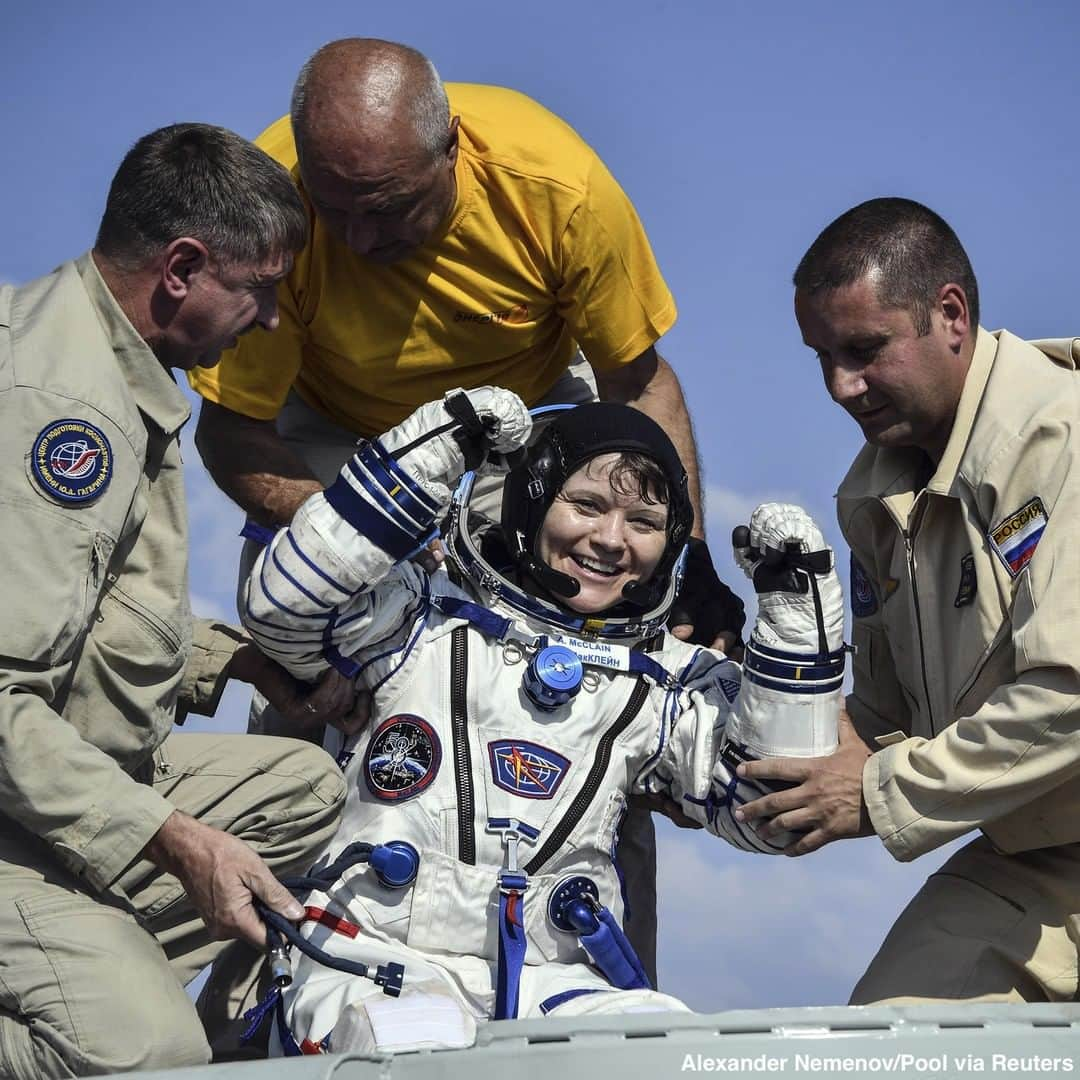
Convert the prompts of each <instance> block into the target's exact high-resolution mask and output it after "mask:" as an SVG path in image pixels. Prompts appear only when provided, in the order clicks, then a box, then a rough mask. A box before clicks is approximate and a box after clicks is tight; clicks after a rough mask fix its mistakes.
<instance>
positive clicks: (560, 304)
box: [188, 83, 675, 436]
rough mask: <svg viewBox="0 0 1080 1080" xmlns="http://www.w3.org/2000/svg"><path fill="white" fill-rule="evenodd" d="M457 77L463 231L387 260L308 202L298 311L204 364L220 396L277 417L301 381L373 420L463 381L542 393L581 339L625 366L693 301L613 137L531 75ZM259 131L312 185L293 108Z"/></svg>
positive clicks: (295, 300) (365, 424) (331, 406)
mask: <svg viewBox="0 0 1080 1080" xmlns="http://www.w3.org/2000/svg"><path fill="white" fill-rule="evenodd" d="M446 89H447V93H448V96H449V99H450V111H451V115H455V116H460V117H461V128H460V140H461V143H460V151H459V153H458V160H457V165H456V172H455V176H456V180H457V192H458V194H457V203H456V205H455V207H454V209H453V211H452V215H451V219H450V223H449V225H448V227H447V228H446V230H445V231H444V232H442V233H441V234H439V235H437V236H436V237H435V238H433V239H432V240H431V241H429V242H428V243H427V244H426V245H424V247H423V248H421V249H420V250H419V251H417V252H416V253H415V254H412V255H410V256H409V257H407V258H406V259H403V260H402V261H400V262H398V263H395V264H393V265H391V266H378V265H375V264H374V263H370V262H368V261H366V260H365V259H363V258H362V257H361V256H358V255H355V254H354V253H352V252H351V251H350V250H349V249H348V248H347V247H346V246H345V245H344V244H341V243H339V242H338V241H337V240H334V239H333V238H332V237H330V236H329V235H328V234H327V233H326V231H325V230H324V229H323V228H322V226H321V225H320V224H319V222H318V221H317V220H316V219H314V215H313V214H312V212H311V207H310V204H308V211H309V215H310V217H311V220H312V223H313V231H312V236H311V239H310V241H309V243H308V246H307V247H306V248H305V249H304V251H303V252H302V253H301V254H300V255H299V256H298V258H297V260H296V264H295V266H294V267H293V270H292V272H291V273H290V275H289V276H288V278H287V279H286V280H285V281H284V282H282V284H281V286H280V287H279V290H278V300H279V306H280V313H281V314H280V319H281V321H280V326H279V327H278V329H277V330H276V331H274V332H273V333H267V332H265V331H263V330H255V331H253V332H252V333H250V334H248V335H246V336H245V337H244V338H242V339H241V342H240V345H239V346H238V347H237V348H236V349H233V350H231V351H229V352H227V353H226V354H225V355H224V357H223V359H222V361H221V363H220V364H219V365H218V366H217V367H215V368H209V369H202V368H199V369H196V370H195V371H193V372H191V373H190V374H189V376H188V377H189V379H190V380H191V385H192V386H193V387H194V388H195V390H197V391H198V392H199V393H200V394H201V395H202V396H203V397H205V398H207V399H209V400H210V401H215V402H218V403H219V404H221V405H224V406H225V407H226V408H229V409H232V410H233V411H235V412H239V413H243V414H245V415H247V416H251V417H254V418H256V419H260V420H269V419H271V418H272V417H274V416H276V415H277V413H278V411H279V410H280V408H281V406H282V404H283V402H284V401H285V398H286V396H287V394H288V391H289V388H290V387H291V386H295V387H296V390H297V392H298V393H299V394H300V396H301V397H302V398H303V399H304V400H305V401H306V402H307V403H308V404H309V405H311V406H312V407H314V408H315V409H317V410H319V411H320V412H322V413H324V414H325V415H326V416H327V417H329V418H330V419H331V420H333V421H335V422H336V423H338V424H340V425H342V426H344V427H346V428H349V429H351V430H353V431H356V432H357V433H358V434H360V435H365V436H370V435H376V434H379V433H380V432H383V431H385V430H387V429H388V428H390V427H392V426H393V425H394V424H396V423H399V422H400V421H401V420H402V419H404V417H405V416H407V415H408V414H409V413H410V412H411V411H412V410H413V409H414V408H415V407H416V406H418V405H421V404H423V403H424V402H425V401H431V400H433V399H435V398H438V397H441V396H442V395H443V393H444V392H445V391H447V390H450V389H452V388H453V387H455V386H466V387H468V386H482V385H487V384H497V385H500V386H505V387H508V388H510V389H512V390H515V391H516V392H517V393H518V394H520V395H521V397H522V398H524V400H525V401H527V402H532V401H536V400H537V399H538V398H540V397H542V396H543V395H544V394H545V393H546V392H547V391H548V390H549V389H550V388H551V387H552V386H553V385H554V383H555V382H556V380H557V379H558V378H559V376H560V375H561V374H562V373H563V372H564V371H565V370H566V367H567V364H568V363H569V362H570V360H571V358H572V356H573V354H574V349H575V342H576V343H577V344H578V345H580V347H581V349H582V351H583V352H584V353H585V355H586V357H587V358H588V360H589V361H590V363H592V364H593V365H594V366H595V367H596V368H597V369H598V370H611V369H613V368H616V367H618V366H619V365H620V364H625V363H627V362H629V361H630V360H633V359H634V357H636V356H638V355H639V354H640V353H642V352H643V351H644V350H645V349H646V348H648V347H649V346H650V345H652V344H653V343H654V342H655V341H656V340H657V339H658V338H659V337H660V336H661V335H662V334H664V333H665V332H666V331H667V330H668V329H669V328H670V327H671V325H672V324H673V323H674V321H675V304H674V301H673V300H672V297H671V294H670V292H669V291H668V289H667V286H666V285H665V284H664V280H663V278H662V277H661V276H660V271H659V269H658V268H657V266H656V262H655V260H654V259H653V254H652V250H651V249H650V247H649V241H648V239H647V238H646V236H645V232H644V229H643V228H642V226H641V222H640V221H639V220H638V217H637V214H636V213H635V211H634V208H633V206H632V205H631V203H630V200H629V199H628V198H627V197H626V195H625V193H624V192H623V191H622V189H621V188H620V187H619V185H618V184H617V183H616V182H615V179H614V178H613V177H612V175H611V174H610V173H609V172H608V170H607V169H606V168H605V166H604V163H603V162H602V161H601V160H600V159H599V158H598V157H597V155H596V154H595V152H594V151H593V150H592V149H591V148H590V147H589V146H587V145H586V143H585V142H584V141H583V140H582V139H581V138H580V137H579V136H578V135H577V134H576V133H575V132H574V131H573V130H572V129H571V128H570V127H569V126H568V125H567V124H565V123H564V122H563V121H562V120H560V119H559V118H558V117H557V116H555V115H553V114H552V113H550V112H548V111H547V110H546V109H544V108H543V107H542V106H540V105H538V104H537V103H536V102H535V101H532V100H531V99H530V98H527V97H525V96H524V95H523V94H519V93H517V92H516V91H513V90H505V89H502V88H501V87H495V86H477V85H471V84H465V83H451V84H449V85H448V86H447V88H446ZM256 141H257V143H258V145H259V146H261V147H262V148H263V149H264V150H266V151H267V153H269V154H270V155H271V156H272V157H274V158H276V159H277V160H278V161H280V162H281V163H282V164H283V165H285V167H286V168H288V169H291V170H292V174H293V177H294V179H295V180H296V182H297V184H298V185H299V184H300V178H299V169H298V167H297V161H296V148H295V145H294V143H293V139H292V131H291V127H290V125H289V119H288V117H284V118H283V119H281V120H279V121H278V122H277V123H275V124H273V125H271V126H270V127H269V128H268V129H267V130H266V131H265V132H263V134H262V135H261V136H260V137H259V138H258V139H257V140H256ZM301 192H303V189H302V187H301ZM306 201H307V200H306V196H305V202H306Z"/></svg>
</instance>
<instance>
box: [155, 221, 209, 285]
mask: <svg viewBox="0 0 1080 1080" xmlns="http://www.w3.org/2000/svg"><path fill="white" fill-rule="evenodd" d="M209 262H210V256H209V253H208V252H207V250H206V246H205V245H204V244H202V243H200V242H199V241H198V240H194V239H192V237H190V236H181V237H179V238H177V239H176V240H173V241H172V242H171V243H170V244H169V246H168V247H167V248H166V249H165V255H164V258H163V259H162V264H161V284H162V287H163V288H164V289H165V292H166V295H168V296H169V298H170V299H172V300H183V299H184V298H185V297H186V296H187V294H188V292H189V290H190V289H191V285H192V281H193V279H194V277H195V276H196V275H197V274H201V273H202V272H203V271H204V270H206V269H207V266H208V265H209Z"/></svg>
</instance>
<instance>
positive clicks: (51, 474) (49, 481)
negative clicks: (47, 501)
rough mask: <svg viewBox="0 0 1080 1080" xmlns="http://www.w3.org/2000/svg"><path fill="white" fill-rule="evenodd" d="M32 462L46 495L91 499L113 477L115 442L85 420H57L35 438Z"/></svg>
mask: <svg viewBox="0 0 1080 1080" xmlns="http://www.w3.org/2000/svg"><path fill="white" fill-rule="evenodd" d="M30 466H31V470H32V473H33V476H34V479H35V480H36V481H37V484H38V487H40V488H41V490H42V491H44V492H45V494H46V495H49V496H51V497H52V498H54V499H56V500H57V501H58V502H62V503H68V504H74V505H77V504H80V503H90V502H93V501H94V500H95V499H97V498H100V497H101V495H102V494H104V492H105V489H106V488H107V487H108V486H109V481H110V480H112V474H113V452H112V446H111V445H110V444H109V440H108V439H107V438H106V437H105V433H104V432H103V431H101V430H100V428H96V427H94V425H93V424H88V423H87V422H86V421H85V420H74V419H68V420H54V421H53V422H52V423H51V424H49V425H48V426H47V427H44V428H42V429H41V431H40V432H39V433H38V436H37V438H36V439H35V440H34V447H33V449H32V450H31V452H30Z"/></svg>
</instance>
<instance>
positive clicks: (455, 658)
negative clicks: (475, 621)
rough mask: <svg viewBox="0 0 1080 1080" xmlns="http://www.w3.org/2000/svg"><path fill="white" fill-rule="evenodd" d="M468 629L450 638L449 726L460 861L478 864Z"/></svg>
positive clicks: (464, 628)
mask: <svg viewBox="0 0 1080 1080" xmlns="http://www.w3.org/2000/svg"><path fill="white" fill-rule="evenodd" d="M468 634H469V628H468V627H467V626H459V627H457V628H456V629H455V630H454V631H453V633H452V634H451V636H450V653H451V658H450V725H451V730H452V732H453V742H454V780H455V782H456V784H457V806H458V859H459V860H460V861H461V862H463V863H468V864H469V865H470V866H472V865H475V863H476V825H475V822H474V818H475V813H474V809H473V780H472V758H471V756H470V754H469V708H468V698H467V692H468V670H469V643H468Z"/></svg>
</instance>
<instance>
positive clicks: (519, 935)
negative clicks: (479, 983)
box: [494, 872, 528, 1020]
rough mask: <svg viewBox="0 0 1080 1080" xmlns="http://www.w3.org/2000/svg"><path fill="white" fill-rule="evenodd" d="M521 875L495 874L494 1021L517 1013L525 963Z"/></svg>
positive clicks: (524, 880) (513, 1016)
mask: <svg viewBox="0 0 1080 1080" xmlns="http://www.w3.org/2000/svg"><path fill="white" fill-rule="evenodd" d="M527 885H528V879H527V878H526V877H525V875H524V874H514V873H508V872H504V873H502V874H500V875H499V963H498V983H497V985H496V988H495V1016H494V1019H496V1020H513V1019H514V1018H515V1017H516V1016H517V1014H518V992H519V990H520V989H521V969H522V968H523V967H524V966H525V952H526V950H527V948H528V942H527V941H526V939H525V918H524V916H525V889H526V887H527Z"/></svg>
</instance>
